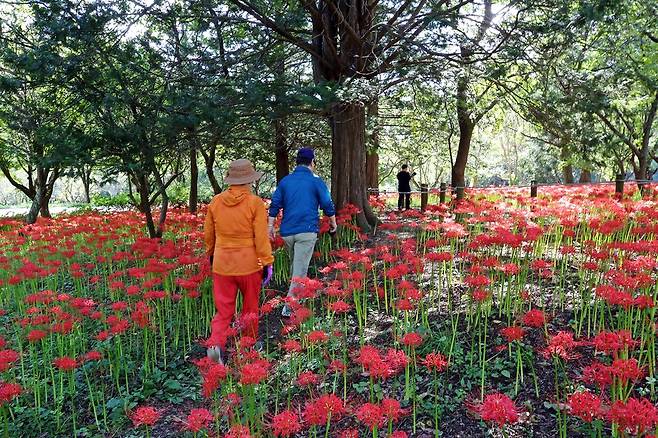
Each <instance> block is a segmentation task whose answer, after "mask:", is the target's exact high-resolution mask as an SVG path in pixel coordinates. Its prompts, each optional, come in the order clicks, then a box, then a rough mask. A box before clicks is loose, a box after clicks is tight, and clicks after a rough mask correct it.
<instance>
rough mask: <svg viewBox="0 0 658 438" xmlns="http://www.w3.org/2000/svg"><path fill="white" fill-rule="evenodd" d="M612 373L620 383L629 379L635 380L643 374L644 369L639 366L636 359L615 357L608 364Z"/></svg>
mask: <svg viewBox="0 0 658 438" xmlns="http://www.w3.org/2000/svg"><path fill="white" fill-rule="evenodd" d="M610 370H611V372H612V375H613V376H615V377H616V378H618V379H619V380H620V381H621V382H622V383H626V382H628V381H629V380H631V381H633V382H636V381H638V380H640V379H641V378H642V377H643V376H644V371H643V370H642V369H641V368H640V367H639V365H638V363H637V359H635V358H632V359H615V360H614V361H613V362H612V365H611V366H610Z"/></svg>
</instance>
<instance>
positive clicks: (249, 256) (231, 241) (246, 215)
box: [204, 159, 274, 363]
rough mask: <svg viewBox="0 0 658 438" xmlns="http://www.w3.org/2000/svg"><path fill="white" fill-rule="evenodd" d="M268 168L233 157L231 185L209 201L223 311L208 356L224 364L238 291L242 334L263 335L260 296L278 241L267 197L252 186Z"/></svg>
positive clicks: (208, 224) (210, 252) (217, 294)
mask: <svg viewBox="0 0 658 438" xmlns="http://www.w3.org/2000/svg"><path fill="white" fill-rule="evenodd" d="M261 176H263V173H262V172H257V171H256V170H255V169H254V166H253V165H252V164H251V162H250V161H249V160H244V159H242V160H236V161H233V162H231V164H230V165H229V168H228V174H227V176H226V178H225V179H224V181H225V182H226V183H227V184H229V185H230V187H229V188H228V190H226V191H225V192H223V193H220V194H219V195H217V196H215V197H214V198H213V199H212V201H211V202H210V204H209V205H208V213H207V214H206V221H205V225H204V240H205V245H206V255H207V256H208V257H209V259H210V264H211V265H212V278H213V297H214V300H215V308H216V310H217V313H216V314H215V317H214V318H213V319H212V322H211V334H210V338H209V339H208V340H207V341H206V344H207V346H208V351H207V354H208V357H209V358H211V359H212V360H214V361H216V362H219V363H223V362H224V360H225V351H226V350H225V347H226V342H227V337H228V335H227V333H228V331H229V327H230V325H231V321H232V320H233V316H234V314H235V301H236V296H237V292H238V290H240V292H241V293H242V299H243V304H242V315H241V320H242V326H243V327H242V329H243V330H242V334H243V335H247V336H251V337H252V338H254V339H257V336H258V300H259V298H260V289H261V285H262V283H263V279H266V280H267V281H269V279H270V278H271V276H272V263H274V257H273V256H272V246H271V244H270V239H269V236H268V231H267V213H266V210H265V204H264V203H263V200H262V199H261V198H260V197H258V196H256V195H254V194H253V193H252V190H251V185H252V183H254V182H255V181H257V180H258V179H259V178H260V177H261Z"/></svg>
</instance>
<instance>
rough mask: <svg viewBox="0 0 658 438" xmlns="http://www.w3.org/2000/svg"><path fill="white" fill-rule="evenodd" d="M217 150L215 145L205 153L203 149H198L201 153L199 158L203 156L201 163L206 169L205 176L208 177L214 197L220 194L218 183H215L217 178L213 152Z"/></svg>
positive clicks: (220, 189) (220, 187)
mask: <svg viewBox="0 0 658 438" xmlns="http://www.w3.org/2000/svg"><path fill="white" fill-rule="evenodd" d="M216 150H217V145H216V144H213V145H212V146H210V150H209V151H208V152H206V151H205V150H203V149H200V151H201V156H203V162H204V163H205V167H206V175H208V181H210V185H211V186H212V191H213V193H214V194H215V195H218V194H219V193H221V192H222V186H220V185H219V182H218V181H217V177H216V176H215V170H214V167H215V152H216Z"/></svg>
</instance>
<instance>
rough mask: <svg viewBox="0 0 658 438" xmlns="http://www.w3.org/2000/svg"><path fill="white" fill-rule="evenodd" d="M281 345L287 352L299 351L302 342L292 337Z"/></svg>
mask: <svg viewBox="0 0 658 438" xmlns="http://www.w3.org/2000/svg"><path fill="white" fill-rule="evenodd" d="M281 347H282V348H283V349H284V350H285V351H287V352H288V353H299V352H300V351H302V344H300V343H299V342H297V341H295V340H294V339H288V340H286V341H285V342H284V343H283V344H282V345H281Z"/></svg>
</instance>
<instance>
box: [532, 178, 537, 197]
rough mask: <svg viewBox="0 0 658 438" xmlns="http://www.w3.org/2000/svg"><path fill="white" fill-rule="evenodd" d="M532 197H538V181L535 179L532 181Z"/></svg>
mask: <svg viewBox="0 0 658 438" xmlns="http://www.w3.org/2000/svg"><path fill="white" fill-rule="evenodd" d="M530 197H531V198H536V197H537V181H535V180H534V179H533V180H532V181H530Z"/></svg>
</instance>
